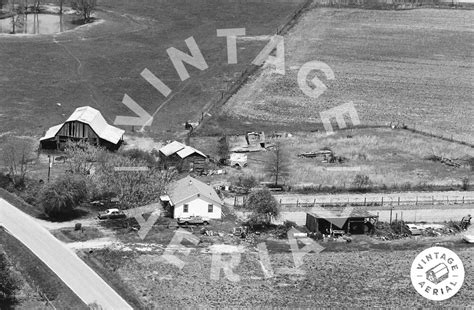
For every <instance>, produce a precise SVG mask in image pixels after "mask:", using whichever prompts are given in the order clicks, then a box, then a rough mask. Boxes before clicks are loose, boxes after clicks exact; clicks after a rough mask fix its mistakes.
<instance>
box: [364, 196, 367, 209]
mask: <svg viewBox="0 0 474 310" xmlns="http://www.w3.org/2000/svg"><path fill="white" fill-rule="evenodd" d="M366 205H367V197H364V207H365V206H366Z"/></svg>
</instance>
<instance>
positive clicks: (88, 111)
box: [40, 106, 125, 144]
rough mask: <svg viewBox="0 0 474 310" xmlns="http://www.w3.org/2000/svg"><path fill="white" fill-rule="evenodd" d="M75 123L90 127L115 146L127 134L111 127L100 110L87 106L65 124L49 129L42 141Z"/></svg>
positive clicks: (72, 115) (74, 113) (79, 109)
mask: <svg viewBox="0 0 474 310" xmlns="http://www.w3.org/2000/svg"><path fill="white" fill-rule="evenodd" d="M74 121H76V122H81V123H84V124H87V125H89V126H90V127H91V128H92V130H94V132H95V133H96V134H97V135H98V136H99V138H101V139H103V140H106V141H109V142H111V143H114V144H117V143H118V142H119V141H120V140H121V139H122V137H123V134H124V133H125V130H122V129H120V128H117V127H114V126H112V125H109V124H108V123H107V121H106V120H105V118H104V117H103V116H102V114H101V113H100V112H99V111H98V110H96V109H94V108H92V107H89V106H85V107H80V108H77V109H76V110H75V111H74V112H73V113H72V114H71V116H69V118H68V119H67V120H66V121H65V122H64V123H62V124H59V125H56V126H53V127H51V128H49V129H48V131H46V134H45V135H44V136H43V137H42V138H41V139H40V141H43V140H47V139H51V138H54V137H55V136H56V134H57V133H58V132H59V131H60V130H61V128H62V127H63V126H64V124H66V123H69V122H74Z"/></svg>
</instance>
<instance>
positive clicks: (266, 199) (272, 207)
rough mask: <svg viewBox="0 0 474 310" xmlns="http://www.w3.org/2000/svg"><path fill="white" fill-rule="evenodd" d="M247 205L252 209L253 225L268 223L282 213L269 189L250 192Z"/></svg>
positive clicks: (251, 221)
mask: <svg viewBox="0 0 474 310" xmlns="http://www.w3.org/2000/svg"><path fill="white" fill-rule="evenodd" d="M245 206H246V208H247V209H250V210H252V216H251V220H250V223H251V224H252V226H255V225H258V224H266V225H268V224H270V222H271V219H272V218H277V217H278V216H279V214H280V210H279V209H278V203H277V201H276V200H275V197H273V195H272V193H270V191H269V190H268V189H263V190H258V191H254V192H252V193H250V195H249V197H248V198H247V201H246V202H245Z"/></svg>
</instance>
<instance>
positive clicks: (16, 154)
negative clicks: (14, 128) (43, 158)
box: [2, 137, 37, 186]
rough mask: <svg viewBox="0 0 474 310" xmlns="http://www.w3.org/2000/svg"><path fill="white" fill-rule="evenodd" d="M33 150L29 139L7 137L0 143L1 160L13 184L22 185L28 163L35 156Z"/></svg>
mask: <svg viewBox="0 0 474 310" xmlns="http://www.w3.org/2000/svg"><path fill="white" fill-rule="evenodd" d="M35 151H36V148H35V146H34V143H33V142H32V141H31V140H29V139H20V138H16V137H8V138H6V142H5V143H2V158H3V162H4V164H5V166H6V167H7V169H8V175H9V178H10V180H11V182H12V183H13V185H14V186H22V185H24V182H25V178H26V175H27V173H28V171H29V163H30V162H31V161H33V160H34V159H35V158H36V156H37V154H36V152H35Z"/></svg>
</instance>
